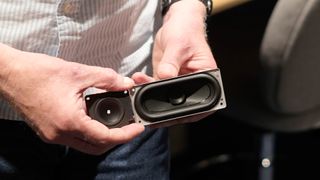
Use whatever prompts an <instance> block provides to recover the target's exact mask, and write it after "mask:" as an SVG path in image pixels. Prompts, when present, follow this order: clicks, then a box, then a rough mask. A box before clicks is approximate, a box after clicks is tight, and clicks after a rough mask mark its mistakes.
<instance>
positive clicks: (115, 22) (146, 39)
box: [0, 0, 161, 120]
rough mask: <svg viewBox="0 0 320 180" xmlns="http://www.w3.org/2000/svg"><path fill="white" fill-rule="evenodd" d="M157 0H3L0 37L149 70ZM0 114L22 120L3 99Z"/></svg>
mask: <svg viewBox="0 0 320 180" xmlns="http://www.w3.org/2000/svg"><path fill="white" fill-rule="evenodd" d="M159 11H160V2H159V1H158V0H1V1H0V42H1V43H4V44H7V45H9V46H11V47H14V48H17V49H20V50H23V51H28V52H37V53H44V54H48V55H51V56H57V57H60V58H63V59H65V60H67V61H73V62H79V63H83V64H88V65H96V66H102V67H110V68H112V69H114V70H116V71H117V72H119V73H120V74H122V75H125V76H130V75H131V74H133V73H134V72H137V71H143V72H147V73H151V71H150V68H148V67H150V66H149V65H150V52H151V49H152V43H153V37H154V32H156V30H157V29H158V28H159V26H160V24H161V15H160V14H161V13H160V12H159ZM0 119H13V120H22V118H20V117H19V116H18V114H17V113H16V112H15V111H14V110H13V109H11V108H10V106H9V105H8V103H7V102H6V101H5V100H3V99H0Z"/></svg>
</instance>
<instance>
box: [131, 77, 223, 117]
mask: <svg viewBox="0 0 320 180" xmlns="http://www.w3.org/2000/svg"><path fill="white" fill-rule="evenodd" d="M136 93H137V94H136V99H135V101H134V106H135V109H136V112H137V113H138V115H139V116H140V117H142V118H143V119H144V120H146V121H149V122H157V121H162V120H166V119H171V118H177V117H181V116H184V115H188V114H192V113H197V112H201V111H206V110H210V109H211V108H213V107H214V106H215V105H216V104H217V102H218V101H219V98H220V94H221V89H220V85H219V82H218V80H217V79H216V78H215V77H213V76H212V75H210V74H206V73H202V74H201V73H200V74H196V75H192V76H184V77H180V78H176V79H170V80H164V81H160V82H157V83H151V84H147V85H146V86H144V87H142V88H141V89H140V90H139V91H137V92H136Z"/></svg>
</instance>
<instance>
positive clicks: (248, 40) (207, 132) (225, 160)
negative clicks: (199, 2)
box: [170, 0, 320, 180]
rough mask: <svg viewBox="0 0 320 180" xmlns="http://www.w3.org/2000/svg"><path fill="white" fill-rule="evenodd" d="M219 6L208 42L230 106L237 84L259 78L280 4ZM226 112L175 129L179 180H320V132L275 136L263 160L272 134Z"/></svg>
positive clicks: (268, 0) (265, 0)
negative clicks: (264, 47) (272, 18)
mask: <svg viewBox="0 0 320 180" xmlns="http://www.w3.org/2000/svg"><path fill="white" fill-rule="evenodd" d="M218 1H219V0H215V2H216V3H217V5H218V4H219V3H220V2H222V4H223V5H221V7H219V9H216V11H215V14H214V15H213V16H211V17H210V18H208V20H207V24H208V26H207V28H208V40H209V43H210V45H211V47H212V51H213V53H214V56H215V58H216V61H217V63H218V66H219V68H220V70H221V73H222V79H223V82H224V85H225V93H226V99H227V104H228V97H229V96H230V94H233V93H236V91H237V89H236V88H233V87H234V85H233V84H234V83H236V84H237V85H239V86H241V85H244V86H245V85H246V83H245V82H242V81H241V78H243V80H244V81H246V80H245V79H247V78H249V79H252V78H256V74H257V71H259V69H258V68H255V67H256V66H257V64H258V62H259V61H258V59H259V51H260V46H261V42H262V39H263V35H264V32H265V28H266V26H267V23H268V20H269V18H270V15H271V13H272V11H273V9H274V7H275V5H276V3H277V1H276V0H255V1H241V2H240V1H238V2H236V3H234V4H232V3H229V1H225V2H226V3H223V0H221V1H220V2H218ZM306 1H308V0H306ZM230 2H231V1H230ZM319 22H320V21H319ZM243 66H247V68H246V69H243V68H241V67H243ZM243 71H246V73H243ZM239 79H240V80H239ZM231 87H232V88H231ZM229 106H232V104H231V105H230V104H229ZM228 108H230V107H227V109H228ZM224 111H227V110H221V111H218V112H216V113H215V114H213V115H211V116H210V117H207V118H206V119H203V120H202V121H199V122H196V123H191V124H184V125H178V126H174V127H170V144H171V149H172V172H171V177H172V179H173V180H180V179H181V180H182V179H183V180H189V179H190V180H191V179H201V180H209V179H210V180H211V179H214V180H231V179H232V180H234V179H244V180H259V179H264V180H270V179H276V180H280V179H290V180H292V179H320V173H318V172H320V165H319V163H318V162H319V160H320V155H319V153H320V131H319V130H317V129H312V128H311V129H310V130H309V129H308V130H304V131H294V132H281V131H280V132H276V133H272V134H271V136H269V138H274V137H275V136H274V135H275V134H276V138H274V139H273V141H272V143H273V144H271V145H270V144H269V147H270V146H271V147H270V148H271V149H272V150H271V151H272V154H271V156H270V157H271V159H269V160H270V161H262V160H263V158H262V156H261V153H263V150H262V146H263V142H262V138H263V137H266V134H267V135H268V133H269V130H266V129H264V128H261V127H259V126H254V125H252V124H250V123H246V122H244V121H239V120H238V119H237V118H232V117H230V116H226V115H225V113H224ZM267 137H268V136H267ZM267 143H268V142H267ZM267 155H268V152H267ZM262 171H264V172H262ZM268 174H269V175H270V174H271V176H269V175H268Z"/></svg>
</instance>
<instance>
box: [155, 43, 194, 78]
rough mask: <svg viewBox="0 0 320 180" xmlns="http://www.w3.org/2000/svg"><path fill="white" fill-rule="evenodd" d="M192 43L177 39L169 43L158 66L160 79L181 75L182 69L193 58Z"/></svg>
mask: <svg viewBox="0 0 320 180" xmlns="http://www.w3.org/2000/svg"><path fill="white" fill-rule="evenodd" d="M192 55H193V54H192V47H191V45H190V42H188V41H187V40H186V39H183V38H177V39H174V40H172V41H170V42H168V43H167V45H166V47H165V50H164V53H163V57H162V59H161V61H160V62H159V64H158V69H157V70H156V71H157V76H158V77H159V78H160V79H165V78H172V77H175V76H177V75H178V74H179V71H180V67H181V66H182V65H183V64H184V63H185V62H186V61H187V60H188V59H191V58H192Z"/></svg>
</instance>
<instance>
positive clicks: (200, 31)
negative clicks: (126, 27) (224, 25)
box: [132, 0, 217, 127]
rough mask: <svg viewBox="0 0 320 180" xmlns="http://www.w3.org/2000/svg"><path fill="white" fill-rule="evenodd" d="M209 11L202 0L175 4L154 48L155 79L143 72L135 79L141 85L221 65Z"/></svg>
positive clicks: (197, 117) (179, 121)
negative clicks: (210, 35)
mask: <svg viewBox="0 0 320 180" xmlns="http://www.w3.org/2000/svg"><path fill="white" fill-rule="evenodd" d="M205 18H206V8H205V6H204V5H203V4H202V3H201V2H200V1H199V0H183V1H179V2H176V3H174V4H173V5H171V7H170V9H169V11H168V12H167V14H166V15H165V17H164V22H163V26H162V27H161V28H160V29H159V31H158V33H157V35H156V39H155V44H154V49H153V57H152V63H153V78H154V79H152V78H151V77H148V76H146V75H144V74H142V73H136V74H134V75H133V76H132V78H133V79H134V80H135V82H136V83H137V84H141V83H146V82H150V81H153V80H158V79H166V78H172V77H175V76H178V75H183V74H188V73H192V72H197V71H201V70H206V69H215V68H217V65H216V63H215V60H214V58H213V55H212V53H211V49H210V47H209V45H208V43H207V39H206V28H205V26H206V25H205ZM210 114H211V113H204V114H201V115H195V116H191V117H188V118H181V119H179V120H174V121H169V122H167V123H164V124H160V125H155V126H154V127H164V126H172V125H175V124H181V123H188V122H195V121H198V120H200V119H203V118H204V117H206V116H208V115H210Z"/></svg>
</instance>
